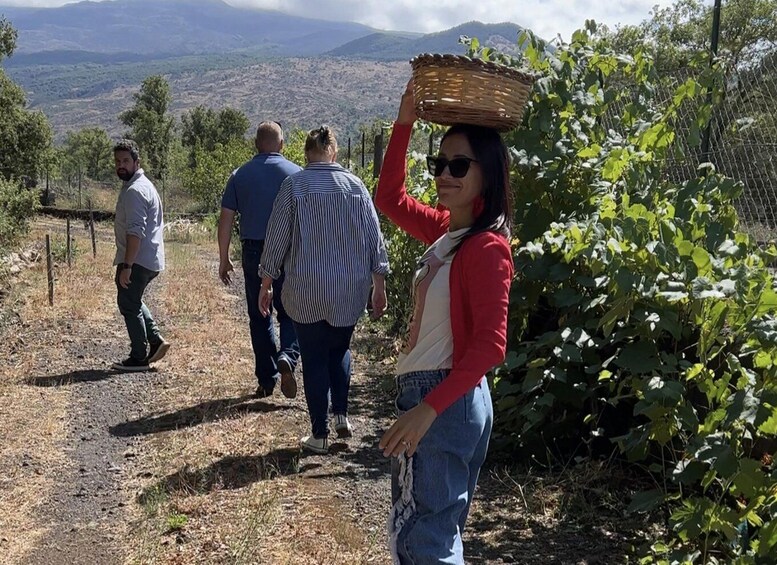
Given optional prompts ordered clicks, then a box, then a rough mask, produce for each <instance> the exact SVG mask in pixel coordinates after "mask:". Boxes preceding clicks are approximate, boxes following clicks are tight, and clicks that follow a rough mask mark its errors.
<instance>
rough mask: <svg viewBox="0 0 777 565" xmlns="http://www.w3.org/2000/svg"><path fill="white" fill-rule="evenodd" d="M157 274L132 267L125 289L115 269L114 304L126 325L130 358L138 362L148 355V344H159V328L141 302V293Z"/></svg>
mask: <svg viewBox="0 0 777 565" xmlns="http://www.w3.org/2000/svg"><path fill="white" fill-rule="evenodd" d="M158 274H159V272H158V271H150V270H148V269H146V268H145V267H141V266H140V265H132V274H130V283H129V285H128V287H127V288H123V287H122V286H121V285H120V284H119V269H118V268H116V275H115V277H114V280H115V282H116V289H117V295H116V303H117V304H118V305H119V312H120V313H121V315H122V316H124V323H125V324H126V325H127V333H128V334H129V338H130V344H131V350H130V357H132V358H133V359H136V360H138V361H140V360H143V359H145V358H146V356H147V355H148V344H149V343H159V342H160V341H161V340H162V337H161V336H160V335H159V328H158V327H157V325H156V322H155V321H154V318H153V317H152V316H151V312H150V311H149V309H148V306H146V305H145V303H144V302H143V293H144V292H145V291H146V287H147V286H148V283H150V282H151V281H152V280H154V278H156V276H157V275H158Z"/></svg>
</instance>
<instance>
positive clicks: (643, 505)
mask: <svg viewBox="0 0 777 565" xmlns="http://www.w3.org/2000/svg"><path fill="white" fill-rule="evenodd" d="M663 501H664V492H663V491H661V490H659V489H653V490H647V491H642V492H638V493H637V494H635V495H634V496H633V497H632V499H631V503H630V504H629V508H628V510H629V512H649V511H650V510H653V509H654V508H656V507H657V506H658V505H659V504H661V503H662V502H663Z"/></svg>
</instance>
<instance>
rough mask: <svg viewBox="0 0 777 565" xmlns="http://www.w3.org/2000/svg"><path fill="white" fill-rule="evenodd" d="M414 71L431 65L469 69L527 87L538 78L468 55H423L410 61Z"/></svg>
mask: <svg viewBox="0 0 777 565" xmlns="http://www.w3.org/2000/svg"><path fill="white" fill-rule="evenodd" d="M410 64H411V65H412V68H413V71H415V70H417V69H419V68H422V67H425V66H430V65H436V66H438V67H453V66H455V67H457V68H462V67H463V68H468V69H470V70H474V71H485V72H487V73H490V74H494V75H500V76H506V77H507V78H511V79H513V80H517V81H519V82H522V83H524V84H525V85H526V86H532V85H533V84H534V82H535V80H536V78H537V77H535V76H534V75H531V74H529V73H526V72H523V71H519V70H517V69H514V68H512V67H508V66H505V65H500V64H498V63H494V62H493V61H484V60H483V59H474V58H472V57H467V56H466V55H453V54H449V53H446V54H439V53H421V54H420V55H417V56H415V57H413V58H412V59H410Z"/></svg>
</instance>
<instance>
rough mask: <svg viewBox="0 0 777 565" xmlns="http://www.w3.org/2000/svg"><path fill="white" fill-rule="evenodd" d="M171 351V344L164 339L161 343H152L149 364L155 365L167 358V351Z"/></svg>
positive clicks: (149, 347) (149, 350) (149, 351)
mask: <svg viewBox="0 0 777 565" xmlns="http://www.w3.org/2000/svg"><path fill="white" fill-rule="evenodd" d="M168 349H170V342H169V341H165V340H164V339H163V340H162V341H160V342H159V343H150V344H149V345H148V358H147V359H146V361H147V362H148V363H155V362H156V361H159V360H160V359H161V358H162V357H164V356H165V354H166V353H167V350H168Z"/></svg>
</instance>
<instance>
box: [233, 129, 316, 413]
mask: <svg viewBox="0 0 777 565" xmlns="http://www.w3.org/2000/svg"><path fill="white" fill-rule="evenodd" d="M255 145H256V152H257V153H256V155H255V156H254V158H253V159H251V160H250V161H248V162H247V163H245V164H244V165H242V166H241V167H240V168H238V169H236V170H235V171H234V172H233V173H232V175H231V176H230V177H229V181H228V182H227V187H226V189H225V190H224V195H223V197H222V199H221V217H220V218H219V230H218V239H219V257H220V261H219V278H221V280H222V282H223V283H224V284H229V283H231V282H232V277H231V275H230V273H231V271H232V270H233V268H234V267H233V265H232V261H230V259H229V244H230V241H231V239H232V225H233V223H234V219H235V214H236V213H239V214H240V218H239V225H240V240H241V243H242V250H243V255H242V264H243V274H244V277H245V286H246V302H247V305H248V320H249V328H250V330H251V345H252V347H253V350H254V357H255V363H256V365H255V367H256V368H255V374H256V378H257V380H258V381H259V386H258V387H257V389H256V396H257V397H259V398H264V397H267V396H270V395H272V393H273V389H274V388H275V385H276V384H277V383H278V381H280V383H281V392H283V395H284V396H285V397H287V398H294V397H295V396H297V382H296V380H295V379H294V368H295V367H296V365H297V360H298V359H299V345H298V344H297V336H296V335H295V333H294V324H293V322H292V321H291V318H289V316H288V315H287V314H286V311H285V310H284V309H283V304H281V288H282V286H283V277H282V276H281V277H280V278H279V279H278V280H276V281H275V284H274V285H273V289H274V291H275V292H274V297H275V298H274V300H273V306H274V307H275V310H276V315H277V317H278V324H279V325H280V330H281V332H280V333H281V335H280V338H281V339H280V348H279V347H278V342H277V339H276V336H275V328H274V327H273V322H272V317H271V316H267V317H264V316H262V314H261V313H260V312H259V291H260V288H261V282H262V281H261V279H260V278H259V259H260V257H261V256H262V250H263V249H264V238H265V234H266V231H267V222H268V220H269V218H270V212H272V207H273V202H274V201H275V197H276V196H277V195H278V190H279V189H280V186H281V183H282V182H283V181H284V180H285V179H286V177H288V176H289V175H292V174H294V173H296V172H298V171H300V170H302V169H301V167H299V166H297V165H295V164H294V163H292V162H291V161H289V160H287V159H286V158H284V157H283V155H281V150H282V149H283V130H282V129H281V126H280V124H279V123H277V122H262V123H260V124H259V127H258V128H257V130H256V140H255Z"/></svg>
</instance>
